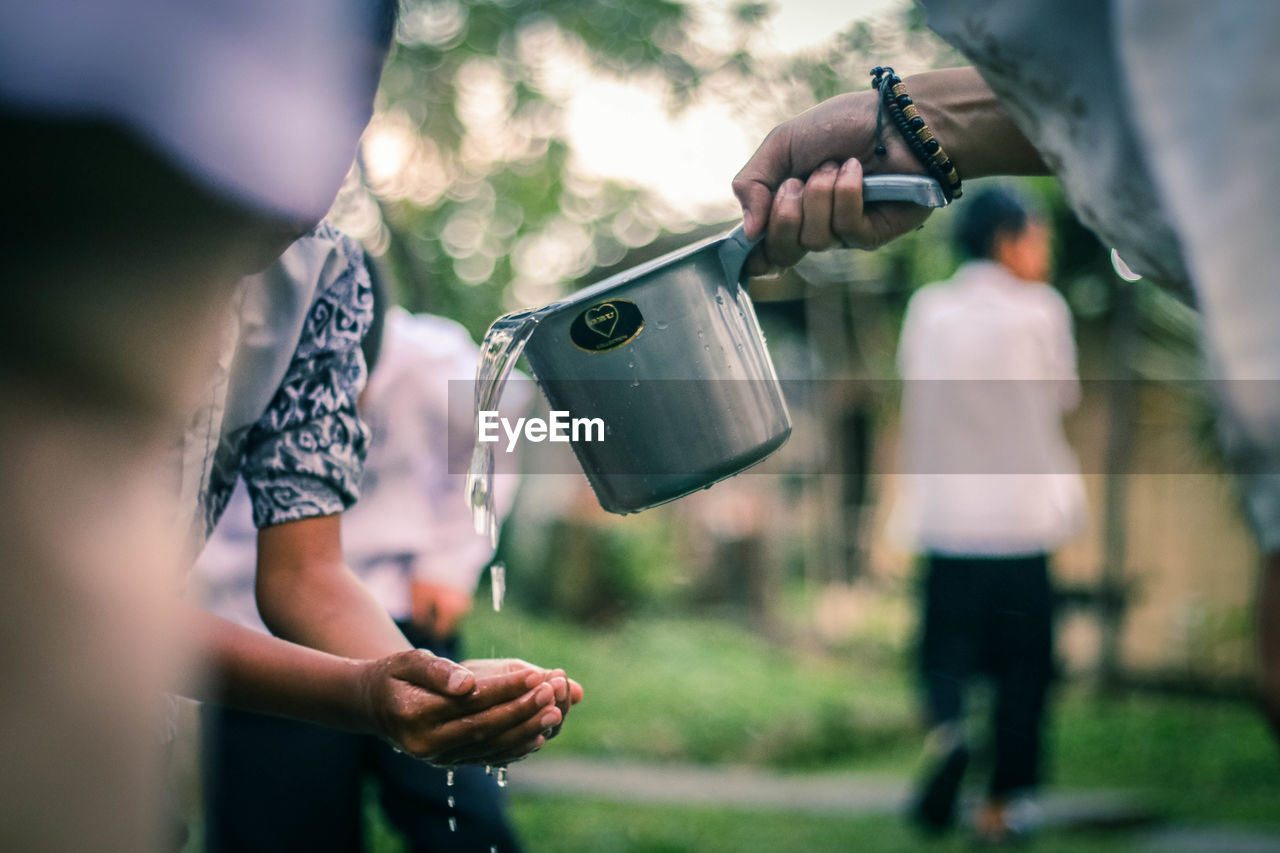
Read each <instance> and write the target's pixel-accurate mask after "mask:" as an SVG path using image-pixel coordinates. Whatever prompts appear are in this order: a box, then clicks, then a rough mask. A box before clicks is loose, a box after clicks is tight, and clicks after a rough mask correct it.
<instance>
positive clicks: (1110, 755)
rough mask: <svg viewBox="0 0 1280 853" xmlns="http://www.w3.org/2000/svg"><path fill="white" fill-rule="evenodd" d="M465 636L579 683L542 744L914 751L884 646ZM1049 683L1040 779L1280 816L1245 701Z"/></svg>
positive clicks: (743, 754)
mask: <svg viewBox="0 0 1280 853" xmlns="http://www.w3.org/2000/svg"><path fill="white" fill-rule="evenodd" d="M468 640H469V649H470V651H471V653H472V654H476V655H489V654H497V655H512V656H517V657H523V658H526V659H528V660H531V661H534V662H537V663H539V664H542V665H546V666H561V667H564V668H565V670H566V671H568V672H569V673H570V674H571V675H572V676H574V677H575V678H577V679H578V680H579V681H581V682H582V684H583V685H584V688H585V690H586V700H585V701H584V702H583V703H582V705H580V706H579V707H578V708H576V709H575V710H574V711H573V713H572V714H571V715H570V718H569V720H568V722H567V725H566V726H565V729H564V731H563V732H562V734H561V735H560V737H558V738H557V739H556V740H554V741H552V743H551V744H549V745H548V746H547V747H546V749H545V750H544V751H543V753H542V754H543V755H547V756H553V755H580V756H602V757H603V756H607V757H612V758H619V757H629V756H630V757H636V758H640V759H644V760H648V761H654V760H681V761H695V762H704V763H749V764H759V765H766V766H775V767H786V768H789V769H806V768H814V769H817V768H822V769H828V770H829V769H845V770H866V771H875V772H891V773H896V774H900V775H903V776H907V775H910V774H911V773H912V772H913V771H914V768H915V762H916V761H917V759H918V756H919V751H920V745H921V736H922V735H921V730H920V727H919V724H918V722H917V717H916V713H915V698H914V694H913V690H912V684H911V681H910V678H909V676H908V674H907V673H906V672H904V667H903V666H902V665H901V664H900V663H899V664H894V663H892V662H891V661H887V660H886V657H885V656H884V655H883V654H875V655H873V654H868V655H866V656H859V655H857V654H849V655H843V656H840V657H836V656H831V655H825V654H815V653H801V652H797V651H794V650H790V649H786V648H781V647H779V646H777V645H775V644H772V643H770V642H768V641H766V640H764V639H762V638H760V637H758V636H756V635H754V634H752V633H751V632H750V631H748V630H747V629H745V628H743V627H741V626H739V625H736V624H732V623H729V622H725V621H718V620H711V619H695V618H673V617H651V616H645V617H643V618H637V619H635V620H632V621H629V622H625V623H623V624H621V625H620V626H617V627H616V628H613V629H610V630H607V631H605V630H588V629H583V628H579V627H574V626H570V625H566V624H563V623H560V622H557V621H553V620H547V619H538V618H534V617H531V616H529V615H528V614H525V613H521V612H520V611H519V610H515V609H508V610H505V611H504V612H503V613H500V614H494V613H492V612H491V611H487V610H484V611H480V612H477V613H476V614H475V616H474V617H473V619H472V621H471V624H470V626H469V634H468ZM1059 694H1060V695H1059V696H1058V701H1057V702H1056V703H1055V706H1054V715H1053V720H1052V725H1051V728H1050V737H1049V755H1048V776H1049V781H1050V784H1052V785H1056V786H1059V787H1064V788H1090V789H1098V788H1109V789H1116V788H1119V789H1126V790H1131V791H1136V792H1139V793H1141V794H1142V796H1143V797H1144V799H1145V800H1146V801H1147V802H1148V803H1149V804H1150V805H1151V806H1152V808H1153V809H1155V810H1156V811H1157V812H1158V813H1160V814H1163V815H1167V816H1169V817H1172V818H1177V819H1179V820H1195V821H1209V822H1212V821H1218V822H1241V823H1252V824H1259V825H1266V826H1272V827H1276V826H1280V810H1277V808H1276V803H1280V750H1278V749H1277V748H1276V745H1275V743H1274V742H1273V741H1272V740H1271V738H1270V736H1269V734H1268V733H1267V731H1266V728H1265V726H1264V725H1263V723H1262V722H1261V719H1260V718H1259V716H1258V715H1257V713H1256V712H1255V711H1254V709H1252V708H1251V707H1248V706H1243V705H1238V704H1231V703H1222V702H1208V701H1204V702H1200V701H1190V700H1182V699H1172V698H1168V697H1160V696H1149V695H1138V696H1129V697H1126V698H1120V699H1105V700H1104V699H1099V698H1098V697H1096V696H1094V695H1093V694H1092V692H1091V691H1089V690H1086V689H1084V688H1080V687H1074V688H1073V687H1068V688H1066V689H1063V690H1061V691H1059ZM533 760H535V761H536V760H537V759H536V758H535V759H533ZM975 775H976V774H975ZM659 811H661V809H659Z"/></svg>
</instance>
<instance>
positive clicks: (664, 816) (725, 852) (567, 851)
mask: <svg viewBox="0 0 1280 853" xmlns="http://www.w3.org/2000/svg"><path fill="white" fill-rule="evenodd" d="M511 816H512V818H513V819H514V821H515V822H516V824H517V825H518V826H519V827H520V830H521V833H522V836H521V837H522V838H523V840H524V842H525V845H526V849H527V850H528V853H776V851H793V850H803V851H805V853H849V851H851V850H867V851H876V853H897V851H904V853H906V851H918V850H920V849H922V848H924V847H925V844H924V839H922V837H921V836H920V835H919V834H917V833H916V832H914V831H913V830H911V829H910V828H909V827H907V826H906V825H905V824H903V822H902V821H900V820H897V819H895V818H893V817H839V816H825V815H822V816H812V815H794V814H773V813H769V814H764V813H760V812H746V811H737V810H730V809H708V808H672V807H658V806H651V805H630V804H621V803H608V802H598V801H595V800H583V799H578V798H561V797H554V798H538V799H530V798H527V797H521V798H516V799H514V800H513V801H512V807H511ZM1130 838H1131V836H1130V835H1128V834H1126V833H1108V834H1092V835H1083V834H1078V833H1063V832H1057V833H1045V834H1044V835H1042V836H1040V837H1038V838H1037V839H1036V841H1035V843H1034V844H1032V845H1028V846H1027V847H1023V848H1021V849H1032V850H1045V851H1049V850H1052V851H1054V853H1075V851H1090V853H1107V851H1123V850H1130V849H1132V842H1131V841H1130ZM927 849H929V850H932V851H937V853H950V851H956V852H957V853H958V851H970V850H972V849H973V845H972V843H971V842H970V841H969V840H968V838H967V837H966V836H965V835H964V834H962V833H956V834H954V835H953V836H951V837H950V838H948V839H946V840H943V841H941V842H935V843H932V844H929V845H928V847H927Z"/></svg>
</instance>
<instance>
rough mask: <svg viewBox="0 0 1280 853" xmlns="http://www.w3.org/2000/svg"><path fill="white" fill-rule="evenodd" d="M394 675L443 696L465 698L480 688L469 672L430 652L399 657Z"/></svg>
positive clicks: (418, 651) (423, 651)
mask: <svg viewBox="0 0 1280 853" xmlns="http://www.w3.org/2000/svg"><path fill="white" fill-rule="evenodd" d="M391 675H393V676H394V677H396V678H399V679H401V680H403V681H407V682H409V683H410V684H413V685H416V686H418V687H421V688H423V689H426V690H430V691H431V692H432V693H438V694H440V695H441V696H465V695H467V694H468V693H470V692H471V691H472V690H474V689H475V687H476V678H475V675H474V674H473V673H472V672H471V671H470V670H469V669H467V668H466V667H464V666H462V665H460V664H456V663H454V662H453V661H451V660H449V659H448V658H442V657H437V656H436V655H433V654H432V653H431V652H429V651H427V650H426V649H415V650H414V651H411V652H402V653H401V654H399V655H396V657H395V660H394V661H393V662H392V666H391Z"/></svg>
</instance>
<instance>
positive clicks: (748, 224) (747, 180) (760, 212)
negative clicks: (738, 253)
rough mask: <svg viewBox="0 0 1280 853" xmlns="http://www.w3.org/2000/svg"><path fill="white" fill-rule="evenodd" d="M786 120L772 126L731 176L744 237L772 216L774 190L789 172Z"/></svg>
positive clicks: (760, 229)
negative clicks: (749, 157)
mask: <svg viewBox="0 0 1280 853" xmlns="http://www.w3.org/2000/svg"><path fill="white" fill-rule="evenodd" d="M790 136H791V130H790V125H789V124H784V125H780V126H778V127H776V128H774V129H773V131H772V132H770V133H769V135H768V136H766V137H765V139H764V142H762V143H760V147H759V148H758V149H756V153H755V154H753V155H751V159H750V160H748V161H747V163H746V165H745V166H743V167H742V171H740V172H738V174H737V175H736V176H735V177H734V179H733V194H734V196H736V197H737V199H738V203H739V204H740V205H742V225H743V230H745V231H746V234H747V239H749V240H754V239H756V238H757V237H759V236H760V234H761V233H762V232H763V231H764V229H765V227H766V226H767V225H768V224H769V221H770V218H771V209H772V205H773V200H774V190H775V189H777V188H778V185H779V184H781V183H782V179H783V178H785V177H786V176H787V175H788V174H790V172H791V155H790V150H791V143H790Z"/></svg>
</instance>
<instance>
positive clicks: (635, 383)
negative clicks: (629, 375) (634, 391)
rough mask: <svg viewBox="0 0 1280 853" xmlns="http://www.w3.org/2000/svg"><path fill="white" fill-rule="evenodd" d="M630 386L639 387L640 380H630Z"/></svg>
mask: <svg viewBox="0 0 1280 853" xmlns="http://www.w3.org/2000/svg"><path fill="white" fill-rule="evenodd" d="M631 387H632V388H639V387H640V380H639V379H634V380H632V382H631Z"/></svg>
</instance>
